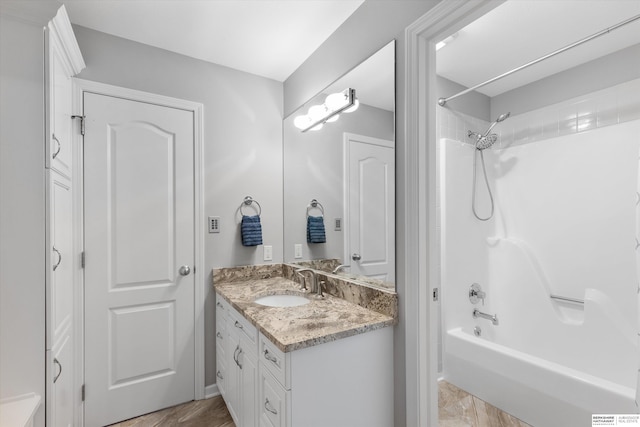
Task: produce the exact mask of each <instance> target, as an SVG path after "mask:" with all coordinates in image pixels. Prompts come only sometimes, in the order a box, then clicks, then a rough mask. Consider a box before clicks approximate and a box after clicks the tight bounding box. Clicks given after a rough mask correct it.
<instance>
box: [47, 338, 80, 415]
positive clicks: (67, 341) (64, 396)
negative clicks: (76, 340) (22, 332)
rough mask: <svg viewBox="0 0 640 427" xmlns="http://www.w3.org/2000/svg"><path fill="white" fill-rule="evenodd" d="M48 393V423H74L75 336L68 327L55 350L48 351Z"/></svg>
mask: <svg viewBox="0 0 640 427" xmlns="http://www.w3.org/2000/svg"><path fill="white" fill-rule="evenodd" d="M47 354H48V357H47V362H48V363H47V369H48V371H49V372H48V374H47V381H48V387H47V388H48V390H47V393H48V394H49V395H50V396H51V398H50V406H49V408H48V410H47V425H53V426H56V427H70V426H73V425H74V422H73V417H74V407H73V405H74V402H75V400H76V399H75V396H74V395H73V384H74V378H73V370H74V366H73V336H72V334H71V328H67V329H66V330H65V331H64V333H63V334H61V336H60V337H59V340H58V342H57V343H56V345H55V346H54V348H53V350H50V351H48V352H47Z"/></svg>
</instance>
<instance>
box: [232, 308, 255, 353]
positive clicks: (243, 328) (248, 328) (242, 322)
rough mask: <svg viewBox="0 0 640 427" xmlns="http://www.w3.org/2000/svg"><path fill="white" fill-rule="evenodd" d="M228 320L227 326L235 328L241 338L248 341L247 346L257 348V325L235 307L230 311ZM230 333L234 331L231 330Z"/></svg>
mask: <svg viewBox="0 0 640 427" xmlns="http://www.w3.org/2000/svg"><path fill="white" fill-rule="evenodd" d="M228 321H229V323H228V325H227V328H229V329H233V330H234V331H235V332H236V333H237V334H238V336H239V337H240V340H242V341H245V342H246V344H245V345H246V346H251V347H253V348H254V349H255V348H256V345H257V343H258V330H257V329H256V328H255V326H253V325H252V324H251V323H249V321H248V320H247V319H245V318H244V316H242V315H241V314H240V313H238V312H237V311H236V310H235V309H233V308H231V310H230V311H229V317H228ZM228 333H232V332H231V330H229V331H228ZM254 351H255V350H254Z"/></svg>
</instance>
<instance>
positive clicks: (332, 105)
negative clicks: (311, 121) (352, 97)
mask: <svg viewBox="0 0 640 427" xmlns="http://www.w3.org/2000/svg"><path fill="white" fill-rule="evenodd" d="M348 102H349V97H348V96H347V95H346V94H345V93H344V92H338V93H332V94H331V95H329V96H327V99H325V100H324V103H325V105H326V106H327V108H328V109H329V110H330V111H337V110H339V109H341V108H342V107H344V106H346V105H347V103H348Z"/></svg>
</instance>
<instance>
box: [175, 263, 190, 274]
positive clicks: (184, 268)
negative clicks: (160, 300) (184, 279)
mask: <svg viewBox="0 0 640 427" xmlns="http://www.w3.org/2000/svg"><path fill="white" fill-rule="evenodd" d="M178 272H179V273H180V275H181V276H188V275H189V273H191V267H189V266H188V265H183V266H182V267H180V270H178Z"/></svg>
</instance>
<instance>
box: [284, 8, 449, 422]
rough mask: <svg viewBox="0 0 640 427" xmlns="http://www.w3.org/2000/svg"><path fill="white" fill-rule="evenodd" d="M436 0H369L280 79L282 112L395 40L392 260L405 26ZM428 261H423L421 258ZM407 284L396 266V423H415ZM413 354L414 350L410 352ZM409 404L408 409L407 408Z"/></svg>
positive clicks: (399, 231)
mask: <svg viewBox="0 0 640 427" xmlns="http://www.w3.org/2000/svg"><path fill="white" fill-rule="evenodd" d="M437 3H439V0H416V1H404V0H368V1H366V2H365V3H364V4H363V5H362V6H361V7H360V8H358V10H356V11H355V12H354V14H353V15H352V16H351V17H350V18H349V19H348V20H347V21H346V22H345V23H344V24H343V25H342V26H341V27H340V28H338V30H336V31H335V32H334V33H333V35H332V36H331V37H330V38H329V39H328V40H327V41H326V42H325V43H323V44H322V46H320V47H319V48H318V49H317V50H316V51H315V52H314V53H313V54H312V55H311V56H310V57H309V59H308V60H307V61H306V62H305V63H304V64H303V65H302V66H301V67H300V68H298V70H296V71H295V72H294V73H293V74H292V75H291V76H290V77H289V78H288V79H287V80H286V81H285V82H284V99H285V104H284V105H285V108H284V111H285V115H289V114H291V113H292V112H293V111H295V110H296V109H297V108H298V107H299V106H301V105H302V104H303V103H304V102H305V101H307V100H308V99H310V98H311V97H313V96H314V95H315V94H317V93H319V92H320V91H322V89H324V88H325V87H326V86H327V85H328V84H329V83H331V82H333V81H334V80H336V79H338V77H340V76H341V75H343V74H345V73H346V72H348V71H349V70H350V69H352V68H353V67H355V66H356V65H358V64H359V63H360V62H362V61H363V60H364V59H366V58H368V57H369V56H370V55H371V54H373V53H374V52H376V51H377V50H378V49H380V48H381V47H382V46H384V45H385V44H387V43H388V42H389V41H391V40H393V39H395V40H396V265H400V264H401V263H402V262H403V260H404V252H403V248H404V244H405V235H404V234H403V232H404V228H403V224H404V218H405V217H407V216H408V215H411V214H412V213H411V212H406V211H405V210H404V206H405V201H404V194H405V188H406V182H405V179H404V173H405V164H404V158H405V147H404V120H405V99H406V96H405V93H404V91H403V89H404V87H405V75H404V74H405V48H406V47H405V34H404V30H405V28H406V27H407V26H409V25H410V24H411V23H413V22H414V21H415V20H417V19H418V18H420V17H421V16H422V15H424V14H425V13H426V12H427V11H428V10H429V9H431V8H432V7H433V6H435V5H436V4H437ZM425 262H426V260H425ZM418 285H419V284H417V283H406V282H405V278H404V275H403V271H402V270H398V271H397V275H396V290H397V292H398V309H399V313H400V314H399V322H398V325H397V326H396V327H395V328H394V335H393V339H394V409H395V424H394V425H395V426H397V427H403V426H408V425H417V422H418V421H417V419H416V415H417V414H416V413H415V411H417V402H416V396H417V393H416V392H415V391H414V390H409V392H407V390H406V387H407V381H406V363H405V360H406V357H407V355H406V354H405V344H406V338H405V327H406V325H405V323H406V319H405V316H406V301H405V295H406V292H405V289H406V288H407V287H408V286H418ZM410 357H411V359H415V358H416V355H410ZM407 407H411V408H412V413H407Z"/></svg>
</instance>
